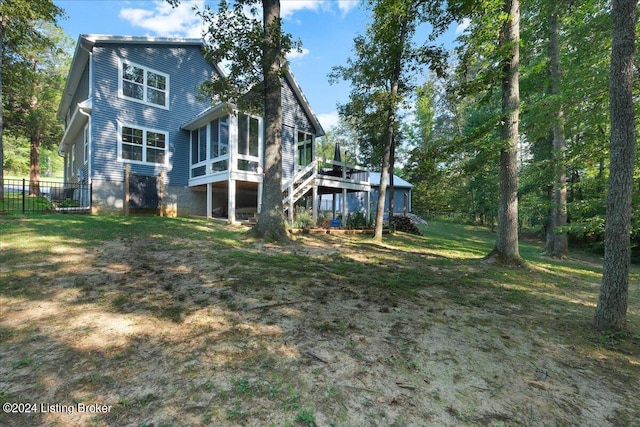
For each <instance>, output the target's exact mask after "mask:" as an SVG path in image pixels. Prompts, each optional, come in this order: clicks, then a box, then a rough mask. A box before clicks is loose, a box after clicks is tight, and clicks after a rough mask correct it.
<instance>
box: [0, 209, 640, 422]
mask: <svg viewBox="0 0 640 427" xmlns="http://www.w3.org/2000/svg"><path fill="white" fill-rule="evenodd" d="M422 231H423V232H424V236H423V237H418V236H413V235H406V234H401V233H399V234H396V235H393V236H385V241H384V243H383V244H375V243H374V242H372V241H371V239H370V238H369V237H367V236H360V235H348V236H336V235H301V236H296V239H295V241H294V242H292V243H290V244H286V245H275V244H265V243H263V242H261V241H256V240H253V239H251V238H250V237H248V236H247V233H246V231H245V229H243V228H234V227H229V226H226V225H221V224H219V223H216V222H211V221H205V220H197V219H185V218H158V217H126V218H125V217H102V216H80V215H77V216H76V215H40V216H29V217H26V218H23V217H0V403H2V404H7V403H8V404H10V405H9V408H10V409H11V408H12V409H20V410H21V411H23V410H24V409H30V410H31V412H30V413H22V414H17V413H6V412H5V411H2V412H0V425H7V426H39V425H44V426H54V425H56V426H57V425H64V426H123V425H127V426H129V425H131V426H151V425H153V426H155V427H158V426H196V425H203V426H213V425H215V426H236V425H247V426H270V425H273V426H315V425H318V426H380V425H388V426H408V425H416V426H421V425H425V426H431V425H433V426H440V425H452V426H454V425H455V426H457V425H469V426H475V425H509V426H511V425H514V426H519V425H527V426H538V425H545V426H546V425H581V426H582V425H593V426H595V425H597V426H603V425H612V426H613V425H615V426H617V425H633V424H634V423H635V422H637V420H638V419H640V400H638V395H640V290H639V289H638V284H639V283H640V269H639V268H638V267H637V266H635V267H634V268H633V271H632V280H631V283H632V285H631V288H630V299H629V310H628V320H629V327H628V331H629V332H628V333H627V334H617V335H614V334H605V335H601V334H597V333H595V332H594V331H593V330H592V329H591V328H590V322H591V320H592V317H593V314H594V310H595V304H596V301H597V297H598V292H599V285H600V279H601V263H602V261H601V259H599V258H598V257H596V256H594V255H592V254H587V253H578V252H574V253H572V258H571V259H569V260H566V261H558V260H554V259H551V258H547V257H543V256H542V255H541V252H542V247H541V246H540V245H539V244H538V242H536V241H534V240H531V239H529V240H524V241H522V242H521V254H522V255H523V256H524V257H525V259H526V260H527V261H528V265H527V267H523V268H506V267H502V266H498V265H495V264H490V263H487V262H486V261H483V260H482V259H481V258H482V256H483V255H485V254H486V253H488V252H489V251H490V249H491V247H492V245H493V243H494V239H495V236H494V235H492V234H491V233H490V232H489V231H487V230H486V229H483V228H478V227H473V226H468V225H461V224H456V223H452V222H437V221H434V222H431V223H430V224H429V225H428V226H425V227H422ZM12 403H15V404H18V403H22V404H29V405H27V406H24V405H22V406H20V405H11V404H12ZM90 405H98V406H90ZM3 407H4V406H3ZM34 409H35V410H34ZM23 412H24V411H23Z"/></svg>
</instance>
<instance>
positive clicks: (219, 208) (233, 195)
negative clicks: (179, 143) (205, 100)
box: [182, 104, 263, 223]
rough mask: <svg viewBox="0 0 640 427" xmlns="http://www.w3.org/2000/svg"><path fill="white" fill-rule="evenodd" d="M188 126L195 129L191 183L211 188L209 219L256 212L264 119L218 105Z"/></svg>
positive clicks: (201, 188) (232, 219) (198, 187)
mask: <svg viewBox="0 0 640 427" xmlns="http://www.w3.org/2000/svg"><path fill="white" fill-rule="evenodd" d="M182 129H184V130H187V131H189V132H190V144H189V163H190V167H189V187H190V188H191V189H192V190H194V191H206V192H207V207H206V212H207V217H209V218H210V217H212V216H214V215H217V216H221V217H226V218H228V220H229V222H231V223H233V222H235V221H236V219H238V218H239V217H240V218H246V217H250V216H253V215H255V214H256V213H257V212H258V211H259V202H260V199H261V197H260V196H261V192H262V170H263V164H262V157H261V156H260V153H261V152H262V150H263V148H262V147H263V136H262V135H263V121H262V118H261V117H256V116H252V115H248V114H244V113H241V112H238V111H237V110H235V109H233V107H231V106H230V105H228V104H218V105H216V106H213V107H210V108H208V109H207V110H205V111H204V112H203V113H201V114H200V115H198V116H197V117H196V118H194V119H193V120H191V121H190V122H188V123H186V124H184V125H183V126H182Z"/></svg>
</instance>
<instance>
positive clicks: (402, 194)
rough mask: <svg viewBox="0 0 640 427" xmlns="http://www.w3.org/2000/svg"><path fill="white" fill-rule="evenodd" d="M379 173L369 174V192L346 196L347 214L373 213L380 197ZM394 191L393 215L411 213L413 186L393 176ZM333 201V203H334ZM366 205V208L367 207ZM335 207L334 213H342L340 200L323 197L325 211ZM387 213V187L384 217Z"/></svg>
mask: <svg viewBox="0 0 640 427" xmlns="http://www.w3.org/2000/svg"><path fill="white" fill-rule="evenodd" d="M381 175H382V174H381V173H379V172H369V182H370V184H371V191H370V192H369V193H367V192H359V193H357V192H353V193H349V194H348V196H347V205H346V206H347V209H346V211H347V213H354V212H362V213H367V212H370V213H373V214H374V215H375V210H376V207H377V204H378V198H379V197H380V176H381ZM393 179H394V182H393V186H394V190H393V213H394V214H403V213H405V212H406V213H410V212H411V189H412V188H413V184H411V183H409V182H407V181H405V180H404V179H402V178H400V177H399V176H397V175H394V178H393ZM387 185H389V179H387ZM334 200H335V202H334ZM367 204H368V207H367ZM334 206H335V210H336V211H342V201H341V199H340V198H336V197H335V196H334V197H333V199H332V198H331V197H325V198H324V200H323V205H322V208H323V210H325V211H328V210H331V209H333V207H334ZM388 213H389V187H387V194H386V198H385V217H386V215H388Z"/></svg>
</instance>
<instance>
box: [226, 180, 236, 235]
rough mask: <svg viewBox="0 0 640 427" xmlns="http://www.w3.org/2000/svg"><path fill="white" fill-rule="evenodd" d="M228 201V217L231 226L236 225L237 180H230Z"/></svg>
mask: <svg viewBox="0 0 640 427" xmlns="http://www.w3.org/2000/svg"><path fill="white" fill-rule="evenodd" d="M228 193H229V194H228V195H227V199H228V202H227V203H228V204H227V217H228V221H229V224H235V223H236V180H235V179H233V178H229V191H228Z"/></svg>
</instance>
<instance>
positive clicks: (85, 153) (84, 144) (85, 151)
mask: <svg viewBox="0 0 640 427" xmlns="http://www.w3.org/2000/svg"><path fill="white" fill-rule="evenodd" d="M82 147H83V154H82V157H83V159H84V164H85V165H86V164H88V163H89V123H87V124H86V125H85V127H84V130H83V131H82Z"/></svg>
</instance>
